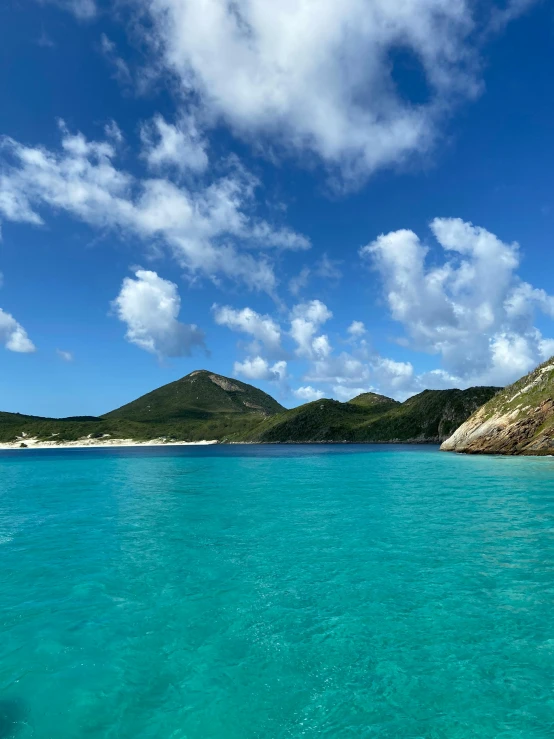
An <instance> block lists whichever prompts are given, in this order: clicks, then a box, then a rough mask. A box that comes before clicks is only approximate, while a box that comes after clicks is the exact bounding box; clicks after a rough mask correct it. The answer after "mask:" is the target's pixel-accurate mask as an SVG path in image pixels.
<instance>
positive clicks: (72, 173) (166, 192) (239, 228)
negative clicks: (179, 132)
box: [0, 124, 310, 293]
mask: <svg viewBox="0 0 554 739" xmlns="http://www.w3.org/2000/svg"><path fill="white" fill-rule="evenodd" d="M112 128H113V127H112ZM152 151H153V150H151V151H150V154H152ZM160 157H161V159H160ZM164 157H165V158H166V161H167V156H166V155H164V156H162V155H161V154H159V155H158V161H159V163H160V164H161V162H162V160H164ZM116 158H117V141H116V140H115V139H114V137H113V135H111V136H109V137H108V139H107V140H105V141H99V142H98V141H89V140H87V139H86V138H85V137H84V136H83V135H82V134H80V133H77V134H71V133H69V131H67V129H66V128H65V127H64V126H63V124H62V142H61V148H60V149H59V150H56V151H52V150H48V149H45V148H42V147H39V146H26V145H24V144H21V143H19V142H17V141H15V140H13V139H11V138H3V139H1V141H0V217H3V218H4V219H6V220H11V221H16V222H23V223H30V224H33V225H41V224H42V223H43V213H44V211H45V210H46V209H49V210H50V211H55V212H56V211H57V212H64V213H67V214H69V215H71V216H73V217H75V218H77V219H79V220H81V221H83V222H85V223H87V224H90V225H91V226H94V227H97V228H101V229H112V230H114V231H117V232H118V233H121V234H122V235H124V236H127V237H135V238H136V237H138V238H140V239H141V240H142V241H143V242H144V243H145V244H148V245H150V246H152V245H158V246H164V247H166V248H167V249H168V250H169V251H170V252H171V253H172V254H173V255H174V257H175V258H176V259H177V260H178V262H179V263H180V265H182V267H183V268H185V269H186V270H187V271H188V272H189V273H190V275H191V276H197V275H200V276H202V275H203V276H207V277H209V278H212V279H220V278H221V277H226V278H228V279H232V280H236V281H240V282H242V283H244V284H246V285H247V286H248V287H249V288H251V289H255V290H264V291H266V292H269V293H272V292H273V291H274V290H275V286H276V278H275V274H274V271H273V267H272V264H271V262H270V259H269V256H268V255H267V250H268V249H292V250H295V249H307V248H309V246H310V244H309V241H308V240H307V239H306V238H305V237H304V236H302V235H300V234H297V233H296V232H294V231H291V230H290V229H287V228H276V227H273V226H272V225H271V224H269V223H268V222H267V221H265V220H263V219H260V218H257V217H256V216H255V214H254V212H253V211H254V209H255V201H256V197H255V193H256V189H257V187H258V186H259V183H258V181H257V180H256V179H255V178H254V177H252V176H251V175H250V174H249V173H248V172H246V171H245V170H244V168H242V167H241V166H240V164H239V163H238V162H236V161H234V162H232V163H231V164H230V165H229V166H230V169H229V171H228V172H227V174H225V175H222V176H220V177H219V178H217V179H213V178H212V179H205V178H203V179H202V180H201V181H197V182H196V183H195V185H194V187H192V186H190V187H185V186H182V185H177V184H175V183H174V182H173V181H172V180H171V179H168V178H165V177H150V178H144V179H139V178H137V177H136V176H134V175H132V174H130V173H129V172H127V171H125V170H123V169H120V168H118V167H117V166H116ZM261 252H264V253H261Z"/></svg>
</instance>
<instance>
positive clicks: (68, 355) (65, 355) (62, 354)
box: [56, 349, 73, 362]
mask: <svg viewBox="0 0 554 739" xmlns="http://www.w3.org/2000/svg"><path fill="white" fill-rule="evenodd" d="M56 354H57V355H58V357H59V358H60V359H63V361H64V362H73V352H67V351H64V350H63V349H56Z"/></svg>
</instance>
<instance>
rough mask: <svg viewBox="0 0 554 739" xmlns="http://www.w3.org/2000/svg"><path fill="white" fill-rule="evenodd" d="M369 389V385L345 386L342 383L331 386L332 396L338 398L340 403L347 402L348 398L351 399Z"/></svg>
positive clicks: (367, 391) (370, 389)
mask: <svg viewBox="0 0 554 739" xmlns="http://www.w3.org/2000/svg"><path fill="white" fill-rule="evenodd" d="M371 391H372V388H371V387H345V386H344V385H335V386H334V387H333V397H334V398H336V399H337V400H340V401H341V402H342V403H347V402H348V401H349V400H352V398H355V397H357V396H358V395H361V394H362V393H369V392H371Z"/></svg>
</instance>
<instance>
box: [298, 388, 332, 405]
mask: <svg viewBox="0 0 554 739" xmlns="http://www.w3.org/2000/svg"><path fill="white" fill-rule="evenodd" d="M293 393H294V395H295V397H297V398H298V399H299V400H301V401H303V402H304V403H309V402H310V401H312V400H321V398H324V397H325V393H324V392H323V390H316V388H313V387H312V386H311V385H304V386H303V387H299V388H297V389H296V390H293Z"/></svg>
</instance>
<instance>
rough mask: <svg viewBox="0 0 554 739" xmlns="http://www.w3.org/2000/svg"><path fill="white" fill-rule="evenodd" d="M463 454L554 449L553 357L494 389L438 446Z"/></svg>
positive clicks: (520, 452)
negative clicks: (493, 392) (518, 378)
mask: <svg viewBox="0 0 554 739" xmlns="http://www.w3.org/2000/svg"><path fill="white" fill-rule="evenodd" d="M441 449H442V450H443V451H454V452H464V453H466V454H552V453H554V361H553V359H549V360H548V361H547V362H545V363H544V364H542V365H540V366H539V367H537V369H535V370H533V372H531V373H530V374H528V375H526V376H525V377H523V378H522V379H521V380H518V381H517V382H516V383H514V384H513V385H510V386H509V387H507V388H505V389H504V390H503V391H502V392H500V393H498V395H496V396H495V397H494V398H492V399H491V400H490V401H489V402H488V403H486V404H485V405H484V406H483V407H482V408H479V410H478V411H477V412H476V413H474V414H473V415H472V416H471V417H470V418H469V419H468V420H467V421H466V422H465V423H463V424H462V425H461V426H460V428H458V429H457V430H456V431H455V432H454V434H452V436H451V437H450V438H449V439H447V440H446V441H445V442H444V443H443V445H442V446H441Z"/></svg>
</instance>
